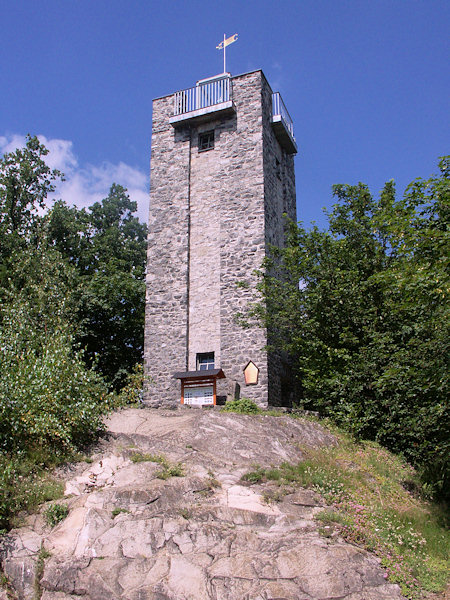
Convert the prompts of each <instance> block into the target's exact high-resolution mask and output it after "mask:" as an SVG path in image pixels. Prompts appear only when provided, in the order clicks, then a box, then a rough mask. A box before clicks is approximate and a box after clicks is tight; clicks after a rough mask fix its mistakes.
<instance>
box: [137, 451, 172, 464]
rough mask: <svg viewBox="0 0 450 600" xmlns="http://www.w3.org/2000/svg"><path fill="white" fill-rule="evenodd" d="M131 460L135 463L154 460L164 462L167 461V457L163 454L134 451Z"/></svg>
mask: <svg viewBox="0 0 450 600" xmlns="http://www.w3.org/2000/svg"><path fill="white" fill-rule="evenodd" d="M131 462H133V463H140V462H154V463H159V464H164V463H166V462H167V459H166V458H165V456H163V455H162V454H145V453H143V452H134V453H133V454H132V455H131Z"/></svg>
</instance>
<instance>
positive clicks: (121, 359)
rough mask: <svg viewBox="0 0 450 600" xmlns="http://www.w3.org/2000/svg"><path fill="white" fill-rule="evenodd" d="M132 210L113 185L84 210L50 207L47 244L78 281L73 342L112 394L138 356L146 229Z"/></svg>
mask: <svg viewBox="0 0 450 600" xmlns="http://www.w3.org/2000/svg"><path fill="white" fill-rule="evenodd" d="M136 209H137V205H136V202H133V201H131V200H130V198H129V196H128V194H127V193H126V190H125V189H124V188H123V187H122V186H120V185H117V184H113V185H112V186H111V189H110V192H109V194H108V196H107V197H106V198H105V199H103V200H102V201H101V202H96V203H95V204H94V205H93V206H91V207H90V208H89V209H87V210H85V209H83V210H78V209H76V208H69V207H67V206H66V205H65V204H64V203H62V202H58V203H56V204H55V206H54V208H53V210H52V212H51V215H50V223H49V237H50V239H51V241H52V243H53V244H54V246H55V247H56V248H57V249H58V250H59V251H60V252H61V254H62V255H63V256H64V257H65V258H66V259H67V260H68V261H69V262H70V263H71V264H72V265H73V266H74V267H75V268H76V270H77V273H78V276H79V286H78V290H77V303H78V306H77V312H76V319H77V322H78V324H79V329H78V333H77V340H78V342H79V343H80V344H81V346H82V347H84V348H85V350H86V357H87V359H88V360H89V362H90V364H95V365H96V367H97V368H98V369H99V371H100V372H101V373H102V374H103V375H104V376H105V377H106V379H107V380H108V381H109V382H110V383H111V384H113V385H114V386H115V387H116V388H118V387H120V386H121V385H122V384H123V382H124V381H125V378H126V375H127V373H130V372H131V371H132V369H133V366H134V365H135V364H136V363H137V362H140V361H141V360H142V352H143V342H144V310H145V281H144V278H145V260H146V237H147V227H146V225H145V224H143V223H140V222H139V220H138V218H137V217H136V216H134V213H135V212H136Z"/></svg>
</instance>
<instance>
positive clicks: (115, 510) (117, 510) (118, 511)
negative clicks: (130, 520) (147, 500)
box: [111, 507, 130, 519]
mask: <svg viewBox="0 0 450 600" xmlns="http://www.w3.org/2000/svg"><path fill="white" fill-rule="evenodd" d="M129 512H130V511H129V510H127V509H126V508H119V507H117V508H113V510H112V511H111V516H112V518H113V519H115V518H116V517H117V516H118V515H120V514H121V513H129Z"/></svg>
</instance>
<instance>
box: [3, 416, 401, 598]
mask: <svg viewBox="0 0 450 600" xmlns="http://www.w3.org/2000/svg"><path fill="white" fill-rule="evenodd" d="M108 431H109V436H108V439H107V440H105V441H104V442H103V443H102V444H101V447H100V448H99V452H98V453H96V454H95V455H94V456H93V462H92V463H90V464H88V463H79V464H76V465H72V466H71V468H70V470H69V471H68V473H67V482H66V498H65V499H64V500H61V501H59V502H60V503H65V504H67V507H68V509H69V514H68V516H67V517H66V518H65V519H64V520H63V521H62V522H61V523H59V524H58V525H57V526H56V527H54V528H50V527H49V526H48V525H46V524H45V522H44V518H43V510H44V509H42V511H41V512H40V513H39V514H36V515H33V516H30V517H28V518H27V521H26V524H25V525H24V526H23V527H21V528H19V529H16V530H12V531H11V532H9V534H8V535H7V536H4V538H3V539H2V541H1V550H0V551H1V562H2V569H3V572H4V573H5V574H6V576H7V577H8V579H9V581H10V589H9V591H8V592H6V591H0V600H4V599H6V598H14V597H16V598H18V599H20V600H22V599H26V600H32V599H33V600H34V599H36V598H41V599H42V600H75V599H77V600H79V599H80V597H81V598H83V599H84V600H115V599H117V600H119V599H120V600H203V599H205V600H207V599H214V600H232V599H236V600H244V599H246V600H269V599H272V600H283V599H284V600H319V599H320V600H331V599H333V600H338V599H341V600H344V599H345V600H396V599H398V600H400V599H401V598H402V596H401V594H400V592H399V589H398V587H397V586H395V585H391V584H388V583H386V579H385V576H384V573H383V570H382V569H381V568H380V565H379V561H378V560H377V559H376V558H375V557H373V556H371V555H370V554H369V553H367V552H365V551H363V550H361V549H360V548H357V547H355V546H352V545H350V544H347V543H345V542H344V541H342V540H340V539H339V538H338V537H324V536H323V535H321V534H320V533H319V527H318V524H317V523H316V521H315V520H314V515H315V514H317V512H319V511H321V510H323V508H322V501H321V499H320V497H318V496H317V495H316V494H314V493H313V492H311V491H309V490H292V493H290V494H287V495H285V496H283V497H282V498H281V499H278V500H279V501H278V502H269V503H268V502H267V500H268V499H270V498H271V497H273V496H274V495H275V488H274V486H273V485H272V484H270V483H264V484H255V485H251V486H249V485H246V484H245V482H243V481H242V480H241V477H242V475H243V474H244V473H246V472H248V471H249V470H251V469H252V465H255V464H258V465H260V466H262V467H268V466H270V465H277V464H280V463H281V462H283V461H291V462H298V461H299V460H301V459H302V453H301V449H300V447H301V446H302V447H305V446H306V447H307V446H312V447H317V446H321V445H329V444H333V443H334V439H333V437H332V435H331V434H330V433H328V432H327V431H326V430H324V429H323V428H321V427H320V426H318V425H316V424H314V423H311V422H308V421H302V420H297V419H296V420H294V419H290V418H288V417H269V416H245V415H235V414H227V413H220V412H217V411H212V410H196V409H192V410H189V409H184V410H182V409H180V410H176V411H161V410H159V411H158V410H151V409H128V410H123V411H119V412H117V413H115V414H114V415H112V416H111V418H110V419H109V421H108ZM171 475H178V476H171ZM2 594H3V595H2Z"/></svg>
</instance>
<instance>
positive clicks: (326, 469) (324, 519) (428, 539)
mask: <svg viewBox="0 0 450 600" xmlns="http://www.w3.org/2000/svg"><path fill="white" fill-rule="evenodd" d="M334 433H335V435H337V437H338V438H339V442H340V443H339V445H337V446H335V447H331V448H322V449H319V450H312V449H310V448H302V453H303V454H304V456H305V457H306V459H305V460H304V461H303V462H301V463H299V464H297V465H292V464H289V463H283V464H282V465H280V466H279V467H277V468H271V469H262V468H261V467H259V466H256V468H255V469H253V470H252V471H250V472H249V473H247V474H245V475H244V476H243V478H242V479H243V480H245V481H248V482H249V483H259V482H264V481H269V480H272V481H277V482H278V483H279V485H280V486H284V485H291V486H292V485H298V486H301V487H305V488H310V489H313V490H315V491H316V492H318V493H319V494H320V495H321V496H322V497H323V498H324V499H325V500H326V502H327V504H328V505H329V506H330V509H328V510H324V511H323V512H321V513H319V514H318V515H317V516H316V519H317V520H318V521H319V523H320V526H319V531H320V533H321V534H322V535H325V536H327V537H329V536H330V535H332V533H333V532H334V531H337V532H338V533H339V534H340V535H341V536H342V537H343V538H344V539H345V540H346V541H348V542H350V543H354V544H358V545H360V546H362V547H364V548H366V549H367V550H369V551H371V552H373V553H375V554H376V555H377V556H379V557H380V559H381V564H382V565H383V567H384V568H385V569H386V573H387V578H388V580H389V581H390V582H392V583H398V584H399V585H400V587H401V590H402V593H403V594H404V595H405V596H406V597H407V598H411V599H414V600H418V599H419V598H423V596H424V593H426V592H439V591H442V590H443V589H445V586H446V584H447V582H448V577H449V573H450V571H449V553H450V532H449V531H448V528H447V526H448V513H447V512H446V507H445V506H440V505H436V504H433V503H431V502H430V501H429V500H426V497H424V496H423V497H422V498H420V497H419V493H418V491H420V489H421V485H420V483H419V479H418V477H417V476H416V473H415V472H414V470H413V469H412V467H410V466H409V465H407V464H406V463H405V462H404V461H403V460H402V459H401V458H399V457H398V456H395V455H393V454H391V453H390V452H388V451H387V450H385V449H383V448H381V447H380V446H379V445H378V444H376V443H372V442H362V443H356V442H354V441H352V440H351V439H349V438H348V437H347V436H345V435H344V434H342V433H338V432H337V430H336V429H335V430H334ZM405 481H407V482H412V483H411V484H410V485H408V486H405V485H404V483H405ZM406 488H408V489H406Z"/></svg>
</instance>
